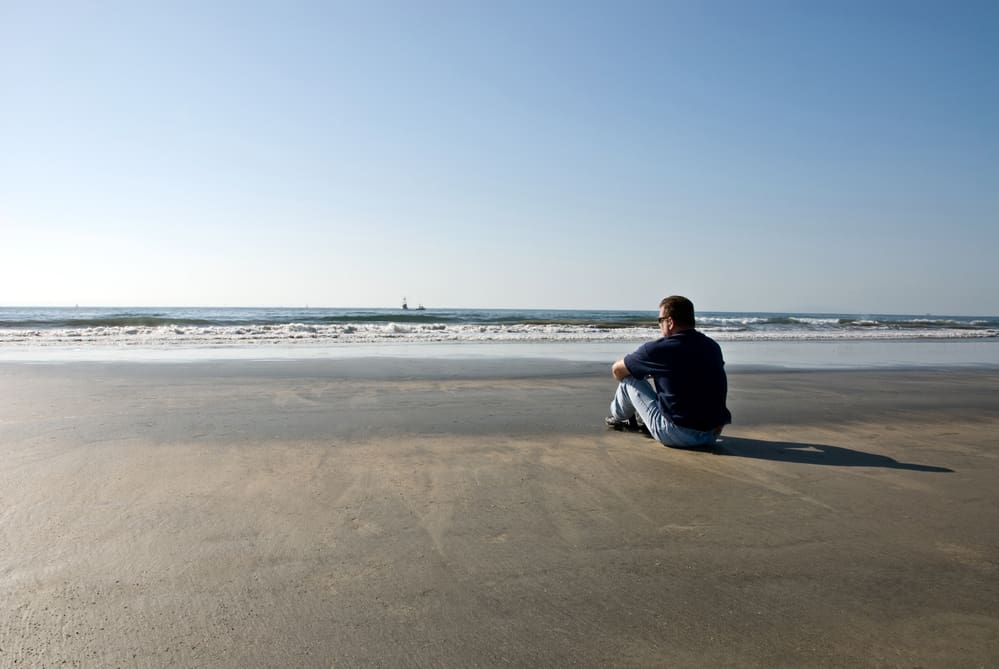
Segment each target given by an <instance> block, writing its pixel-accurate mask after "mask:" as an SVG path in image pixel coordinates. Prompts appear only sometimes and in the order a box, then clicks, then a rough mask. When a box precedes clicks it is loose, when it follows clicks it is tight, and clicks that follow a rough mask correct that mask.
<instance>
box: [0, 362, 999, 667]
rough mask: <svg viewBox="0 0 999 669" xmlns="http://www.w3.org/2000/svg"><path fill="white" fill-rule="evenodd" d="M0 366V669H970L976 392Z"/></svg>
mask: <svg viewBox="0 0 999 669" xmlns="http://www.w3.org/2000/svg"><path fill="white" fill-rule="evenodd" d="M608 369H609V368H608V366H607V365H604V364H600V365H596V364H590V363H566V362H556V361H538V360H530V361H516V360H514V361H501V362H497V361H488V360H486V361H483V360H478V361H458V360H451V361H442V360H434V361H419V360H398V359H392V360H340V361H302V362H283V363H268V362H228V363H210V362H202V363H198V364H153V363H145V364H142V363H109V364H103V363H101V364H98V363H80V364H56V365H29V364H4V365H0V397H3V401H2V402H0V666H2V667H21V666H88V667H112V666H127V667H162V666H177V667H291V666H294V667H352V666H358V667H362V666H363V667H370V666H382V667H401V666H415V667H424V666H428V667H438V666H443V667H471V666H481V667H493V666H509V665H512V666H531V667H540V666H545V667H558V666H588V667H603V666H637V667H659V666H670V667H709V666H711V667H719V666H727V667H803V666H809V667H840V666H842V667H847V666H850V667H856V666H860V667H979V666H981V667H986V666H996V665H997V664H999V485H997V484H996V481H997V480H999V448H997V446H999V440H997V437H996V435H997V434H999V401H997V400H999V375H997V374H996V373H995V372H994V371H992V372H988V371H974V370H921V371H885V370H878V371H862V372H861V371H858V372H772V371H771V372H764V371H750V370H743V371H739V370H733V371H731V372H730V385H731V392H730V408H731V409H732V412H733V414H734V416H735V421H736V422H735V424H734V425H732V426H731V427H730V428H729V430H728V431H727V432H726V434H725V435H724V437H723V440H722V441H721V442H720V444H719V447H718V449H717V450H716V451H714V452H708V453H704V452H686V451H678V450H673V449H667V448H664V447H662V446H659V445H657V444H656V443H654V442H652V441H651V440H649V439H647V438H645V437H642V436H641V435H637V434H626V433H618V432H613V431H608V430H606V429H605V428H604V427H603V424H602V419H603V417H604V415H605V414H606V410H607V404H608V403H609V400H610V396H611V393H612V391H613V388H614V382H613V380H612V379H611V378H610V375H609V371H608Z"/></svg>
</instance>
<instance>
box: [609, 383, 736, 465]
mask: <svg viewBox="0 0 999 669" xmlns="http://www.w3.org/2000/svg"><path fill="white" fill-rule="evenodd" d="M610 412H611V415H612V416H613V417H614V418H617V419H618V420H627V419H629V418H631V417H632V416H634V415H636V414H637V415H638V417H639V418H640V419H641V421H642V422H643V423H645V427H647V428H648V429H649V432H650V433H651V434H652V437H653V438H654V439H656V440H658V441H660V442H662V443H663V444H665V445H666V446H673V447H674V448H696V447H698V446H707V445H709V444H713V443H715V440H716V439H717V438H718V435H717V434H715V433H714V432H702V431H700V430H692V429H690V428H689V427H680V426H679V425H677V424H676V423H674V422H673V421H671V420H670V419H669V417H668V416H665V415H663V412H662V410H661V409H660V408H659V398H658V397H656V391H655V389H654V388H653V387H652V385H651V384H650V383H649V382H648V381H645V380H644V379H636V378H635V377H634V376H626V377H624V379H622V380H621V383H620V384H619V385H618V387H617V392H616V393H614V401H613V402H611V405H610Z"/></svg>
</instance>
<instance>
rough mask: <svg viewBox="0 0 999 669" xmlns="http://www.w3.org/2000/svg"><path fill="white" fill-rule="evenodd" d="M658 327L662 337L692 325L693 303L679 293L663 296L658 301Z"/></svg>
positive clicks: (689, 327) (687, 328)
mask: <svg viewBox="0 0 999 669" xmlns="http://www.w3.org/2000/svg"><path fill="white" fill-rule="evenodd" d="M659 327H660V329H661V330H662V332H663V336H664V337H668V336H669V335H671V334H673V333H675V332H683V331H684V330H689V329H691V328H692V327H694V303H693V302H691V301H690V300H688V299H687V298H686V297H681V296H679V295H670V296H669V297H664V298H663V299H662V302H660V303H659Z"/></svg>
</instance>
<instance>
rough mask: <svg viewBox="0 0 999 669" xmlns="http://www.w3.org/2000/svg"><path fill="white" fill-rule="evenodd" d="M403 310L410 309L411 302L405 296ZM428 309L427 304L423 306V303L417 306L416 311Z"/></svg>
mask: <svg viewBox="0 0 999 669" xmlns="http://www.w3.org/2000/svg"><path fill="white" fill-rule="evenodd" d="M402 310H403V311H409V303H408V302H406V298H405V297H404V298H402ZM426 310H427V308H426V307H425V306H423V305H422V304H420V305H417V307H416V311H426Z"/></svg>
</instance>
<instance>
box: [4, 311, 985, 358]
mask: <svg viewBox="0 0 999 669" xmlns="http://www.w3.org/2000/svg"><path fill="white" fill-rule="evenodd" d="M657 315H658V314H657V313H656V312H655V311H653V310H648V311H601V310H539V309H426V310H418V309H412V308H411V309H409V310H402V309H333V308H203V307H198V308H188V307H153V308H147V307H143V308H130V307H129V308H126V307H122V308H114V307H102V308H90V307H68V308H67V307H63V308H50V307H45V308H41V307H39V308H35V307H0V360H18V359H28V360H33V359H40V360H46V359H104V358H120V357H129V355H127V354H128V352H129V351H131V352H133V354H132V357H135V356H136V355H137V354H138V353H139V352H141V355H140V357H152V358H157V357H159V358H176V357H178V356H179V357H202V358H203V357H243V358H247V357H249V358H252V357H285V358H287V357H306V358H307V357H316V356H323V355H378V354H389V355H391V354H399V355H410V354H413V352H412V351H413V349H412V346H415V345H420V346H421V348H419V349H418V353H417V354H418V355H421V356H422V355H451V354H453V353H454V351H460V352H461V353H463V354H470V355H479V354H482V355H489V354H492V355H496V354H500V355H506V354H507V353H506V351H507V350H512V351H513V352H515V353H518V354H528V355H529V354H534V352H536V351H542V352H543V351H547V352H548V353H547V354H553V355H556V356H558V357H577V358H580V359H603V358H602V356H606V355H616V354H617V353H616V352H617V351H621V350H624V351H625V352H626V351H628V350H631V349H633V348H634V347H635V346H636V345H637V343H639V342H642V341H645V340H648V339H652V338H655V337H658V336H659V329H658V327H657V325H656V316H657ZM697 327H698V329H700V330H701V331H703V332H704V333H706V334H708V335H710V336H711V337H713V338H714V339H716V340H717V341H719V342H720V343H722V344H723V349H724V350H725V351H726V353H727V356H728V358H731V355H729V354H728V352H729V351H735V352H738V351H746V352H748V355H741V356H740V357H741V358H745V359H746V362H747V364H753V363H755V362H759V363H760V364H770V362H771V360H770V359H771V358H774V359H775V360H777V361H779V360H781V359H783V358H786V357H790V358H795V357H801V356H802V352H803V351H808V350H814V351H816V353H815V354H805V355H804V360H805V362H804V363H803V364H806V366H807V362H808V361H809V360H812V359H813V358H815V360H813V362H816V363H821V362H822V359H824V358H827V357H828V355H829V351H831V350H834V348H831V347H830V345H836V346H838V347H839V348H842V346H843V345H847V346H850V347H852V349H850V350H853V351H862V350H867V349H870V350H874V351H885V350H889V349H888V348H886V347H885V346H884V345H883V344H886V343H889V342H891V343H892V345H891V347H890V350H909V351H913V352H914V353H913V354H912V355H911V356H909V357H912V358H913V360H914V362H919V361H920V360H922V359H923V358H924V357H925V352H926V351H929V350H933V349H934V348H935V349H937V350H941V351H950V352H949V353H946V354H944V355H943V356H942V358H943V359H942V360H941V361H940V362H941V364H946V363H948V362H957V363H958V364H974V363H976V362H982V363H985V364H993V362H999V360H993V359H994V358H996V357H997V356H996V354H995V353H994V351H996V350H999V346H994V345H993V344H996V343H999V317H995V316H974V317H972V316H940V315H930V314H923V315H886V314H812V313H750V312H746V313H742V312H699V313H698V314H697ZM913 343H921V346H920V347H914V346H913V345H912V344H913ZM959 343H964V344H968V343H980V344H985V346H975V347H969V346H967V345H965V346H963V347H955V346H944V345H945V344H959ZM431 344H436V345H438V346H429V345H431ZM514 344H516V345H518V346H516V347H514V348H513V349H507V348H506V347H505V346H504V347H503V348H500V346H501V345H514ZM788 344H801V346H797V347H795V348H789V346H788ZM873 344H881V345H879V346H875V347H874V348H873V349H871V345H873ZM423 345H428V346H423ZM440 345H450V347H448V346H440ZM525 345H534V348H531V347H529V346H525ZM865 346H866V348H865ZM917 348H918V351H922V352H918V351H917ZM973 350H974V351H986V352H985V353H981V352H978V353H971V352H972V351H973ZM766 351H772V352H773V353H772V354H764V355H763V357H762V360H761V358H760V354H761V353H765V352H766ZM480 352H481V353H480ZM490 352H491V353H490ZM955 352H958V353H955ZM537 354H538V355H541V354H542V353H537ZM969 354H970V358H969V357H968V356H969ZM872 355H873V358H874V359H875V360H877V359H879V358H880V357H881V356H880V354H878V353H874V354H872ZM955 355H956V358H955ZM862 357H864V356H862ZM866 357H869V356H866ZM933 357H934V359H936V358H937V357H940V355H938V354H934V356H933ZM902 363H903V364H904V360H903V361H902ZM862 366H864V365H862Z"/></svg>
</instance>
